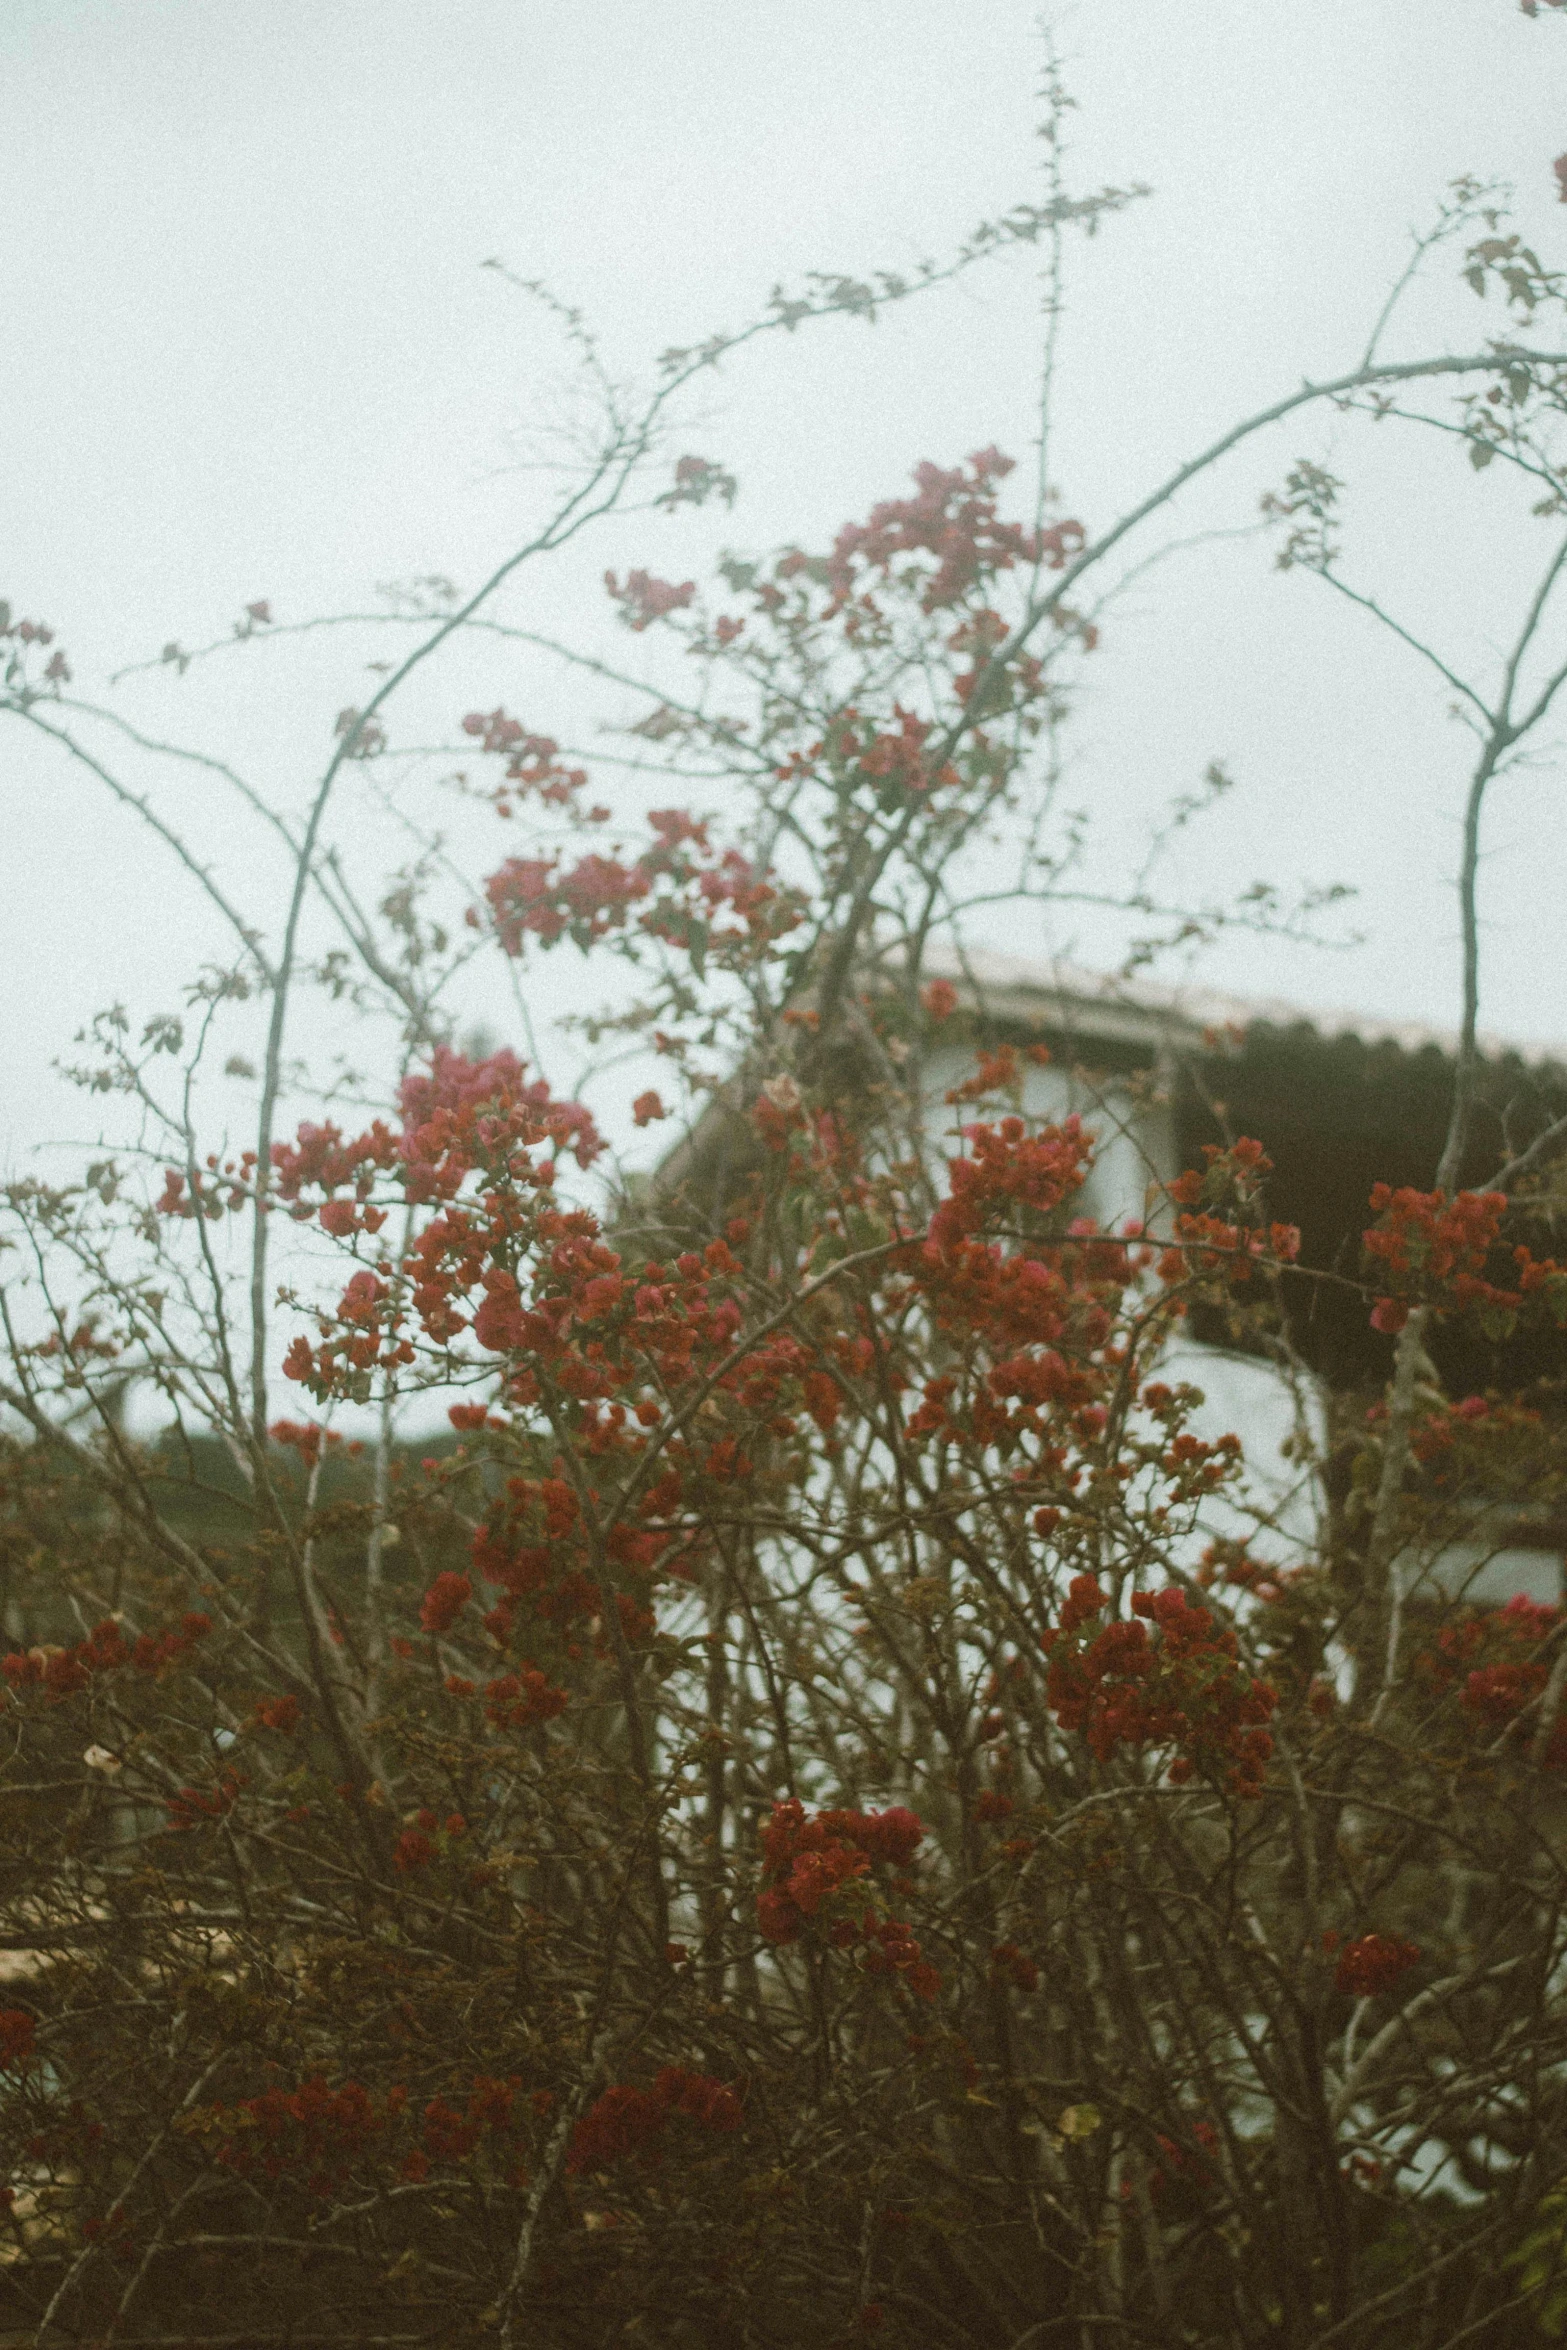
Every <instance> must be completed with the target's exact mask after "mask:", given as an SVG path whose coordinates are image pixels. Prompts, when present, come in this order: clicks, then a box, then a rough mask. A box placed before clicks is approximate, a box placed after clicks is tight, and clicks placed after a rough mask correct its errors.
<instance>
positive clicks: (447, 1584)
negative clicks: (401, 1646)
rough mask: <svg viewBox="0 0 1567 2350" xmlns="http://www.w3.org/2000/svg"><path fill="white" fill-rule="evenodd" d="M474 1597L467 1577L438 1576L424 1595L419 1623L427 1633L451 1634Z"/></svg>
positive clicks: (448, 1574)
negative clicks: (454, 1625)
mask: <svg viewBox="0 0 1567 2350" xmlns="http://www.w3.org/2000/svg"><path fill="white" fill-rule="evenodd" d="M472 1597H473V1585H472V1584H471V1583H470V1582H469V1580H468V1578H467V1576H466V1575H454V1574H451V1573H447V1574H443V1575H437V1576H436V1578H435V1581H434V1582H433V1583H432V1584H431V1585H430V1588H429V1590H428V1591H427V1592H426V1593H425V1595H424V1600H423V1603H422V1605H421V1606H420V1609H419V1621H420V1623H421V1624H422V1625H423V1626H424V1628H425V1630H426V1631H427V1632H431V1633H440V1632H449V1631H450V1630H451V1628H452V1626H453V1624H455V1623H456V1621H457V1619H458V1617H459V1616H460V1615H461V1614H462V1611H463V1609H464V1608H465V1607H466V1606H467V1604H468V1602H469V1600H470V1599H472Z"/></svg>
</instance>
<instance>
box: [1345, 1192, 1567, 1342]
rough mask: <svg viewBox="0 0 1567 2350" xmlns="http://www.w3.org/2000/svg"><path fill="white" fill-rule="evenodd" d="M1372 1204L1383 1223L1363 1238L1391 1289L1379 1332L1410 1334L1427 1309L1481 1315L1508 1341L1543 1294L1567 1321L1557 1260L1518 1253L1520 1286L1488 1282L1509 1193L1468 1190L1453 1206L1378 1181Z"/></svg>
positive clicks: (1489, 1329) (1380, 1303)
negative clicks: (1415, 1310) (1412, 1322)
mask: <svg viewBox="0 0 1567 2350" xmlns="http://www.w3.org/2000/svg"><path fill="white" fill-rule="evenodd" d="M1371 1205H1372V1208H1373V1209H1374V1210H1375V1212H1376V1216H1377V1221H1376V1223H1375V1224H1374V1225H1372V1227H1371V1228H1370V1230H1369V1231H1368V1232H1366V1233H1365V1234H1364V1235H1363V1239H1364V1245H1365V1251H1366V1254H1367V1256H1368V1257H1369V1258H1371V1259H1372V1261H1373V1263H1374V1264H1375V1265H1377V1266H1379V1267H1381V1268H1384V1269H1385V1270H1384V1277H1385V1278H1386V1279H1387V1282H1388V1290H1389V1294H1388V1295H1387V1296H1385V1297H1379V1298H1378V1299H1377V1302H1376V1305H1375V1307H1374V1308H1373V1310H1372V1315H1371V1323H1372V1327H1373V1329H1376V1330H1386V1331H1397V1330H1402V1328H1403V1326H1404V1324H1405V1323H1406V1322H1407V1321H1408V1319H1409V1316H1410V1311H1411V1308H1412V1307H1413V1306H1415V1305H1420V1304H1427V1305H1434V1306H1436V1307H1438V1308H1439V1309H1441V1310H1448V1311H1454V1312H1458V1313H1464V1312H1475V1313H1478V1315H1479V1317H1480V1321H1481V1325H1482V1327H1483V1328H1484V1330H1485V1331H1486V1333H1487V1335H1488V1336H1490V1337H1493V1338H1505V1337H1506V1336H1507V1335H1508V1334H1509V1332H1510V1331H1511V1330H1512V1328H1513V1325H1514V1323H1515V1322H1516V1320H1517V1315H1518V1309H1519V1307H1520V1306H1521V1305H1522V1304H1523V1301H1524V1299H1525V1298H1526V1297H1530V1296H1534V1295H1536V1294H1539V1295H1541V1296H1542V1297H1543V1301H1544V1303H1545V1304H1546V1305H1547V1306H1548V1307H1549V1308H1550V1311H1551V1313H1552V1315H1553V1317H1554V1318H1555V1319H1556V1320H1557V1321H1558V1322H1562V1321H1567V1271H1564V1270H1563V1268H1562V1267H1561V1266H1559V1265H1558V1264H1557V1263H1556V1262H1555V1260H1554V1258H1550V1257H1547V1258H1544V1259H1541V1260H1539V1261H1536V1259H1535V1258H1534V1257H1533V1256H1532V1255H1531V1254H1530V1252H1529V1250H1528V1249H1527V1248H1523V1247H1519V1248H1515V1249H1514V1250H1513V1251H1512V1261H1513V1266H1514V1272H1513V1275H1512V1285H1511V1286H1510V1287H1503V1286H1501V1285H1499V1284H1498V1283H1496V1282H1493V1281H1490V1280H1487V1279H1486V1278H1485V1268H1486V1264H1487V1261H1488V1259H1489V1258H1490V1256H1491V1253H1492V1251H1493V1250H1494V1249H1495V1248H1496V1247H1497V1245H1498V1243H1499V1240H1500V1235H1501V1226H1502V1218H1503V1216H1504V1215H1505V1214H1506V1212H1507V1194H1506V1193H1505V1192H1502V1191H1461V1192H1459V1193H1458V1194H1457V1196H1456V1197H1455V1198H1454V1199H1453V1200H1451V1201H1449V1200H1448V1198H1447V1195H1446V1193H1445V1192H1441V1191H1416V1190H1414V1189H1413V1188H1412V1186H1410V1185H1409V1184H1402V1185H1400V1186H1399V1188H1398V1189H1397V1190H1396V1191H1395V1190H1394V1189H1392V1188H1391V1186H1389V1185H1388V1184H1386V1183H1378V1184H1377V1185H1375V1186H1374V1188H1373V1190H1372V1193H1371Z"/></svg>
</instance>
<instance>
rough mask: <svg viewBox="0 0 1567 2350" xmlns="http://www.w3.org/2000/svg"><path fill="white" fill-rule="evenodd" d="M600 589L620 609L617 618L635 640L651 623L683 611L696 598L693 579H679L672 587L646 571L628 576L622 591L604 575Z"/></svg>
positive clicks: (608, 574)
mask: <svg viewBox="0 0 1567 2350" xmlns="http://www.w3.org/2000/svg"><path fill="white" fill-rule="evenodd" d="M604 585H605V587H606V588H607V589H608V590H609V593H610V595H611V597H612V598H613V599H614V601H615V602H616V603H617V604H618V605H619V606H620V616H621V618H622V619H623V620H624V621H625V623H626V625H627V627H628V628H631V629H633V630H634V631H635V632H636V634H637V635H638V636H640V635H641V633H642V631H643V629H645V628H651V627H652V625H653V623H654V621H655V620H667V619H668V617H669V615H670V613H671V612H679V611H683V610H684V608H685V606H686V605H687V604H689V603H691V602H693V601H694V599H695V596H696V581H695V580H694V579H683V580H682V581H681V583H680V585H679V586H678V587H675V586H673V585H672V584H671V582H670V581H669V580H667V579H655V578H654V577H653V574H652V573H651V572H650V571H633V572H631V573H629V574H628V576H627V579H626V584H625V586H624V587H622V586H621V584H620V582H619V580H618V579H617V577H616V575H615V573H614V572H613V571H606V572H605V574H604Z"/></svg>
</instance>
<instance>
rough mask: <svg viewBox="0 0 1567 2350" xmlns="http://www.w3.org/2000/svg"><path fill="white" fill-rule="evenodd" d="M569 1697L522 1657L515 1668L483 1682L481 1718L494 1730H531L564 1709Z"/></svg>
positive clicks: (549, 1720) (550, 1719)
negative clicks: (494, 1728)
mask: <svg viewBox="0 0 1567 2350" xmlns="http://www.w3.org/2000/svg"><path fill="white" fill-rule="evenodd" d="M569 1702H570V1700H569V1699H568V1698H567V1695H566V1692H565V1690H564V1689H553V1688H551V1686H550V1684H549V1682H548V1681H547V1680H546V1679H545V1677H544V1675H543V1674H542V1673H541V1672H540V1671H539V1669H538V1667H537V1665H532V1664H528V1663H527V1662H526V1661H524V1662H523V1663H522V1664H520V1665H518V1667H517V1669H516V1671H515V1672H511V1673H502V1674H501V1675H500V1676H499V1678H498V1679H496V1680H494V1681H489V1682H486V1684H485V1690H484V1712H485V1718H486V1719H487V1720H488V1721H491V1722H493V1723H494V1725H495V1727H496V1729H497V1730H531V1729H533V1728H534V1727H535V1726H536V1724H538V1723H540V1722H552V1721H553V1720H554V1719H555V1716H556V1715H557V1714H561V1713H564V1712H565V1710H566V1707H567V1705H568V1703H569Z"/></svg>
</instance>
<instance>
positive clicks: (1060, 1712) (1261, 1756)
mask: <svg viewBox="0 0 1567 2350" xmlns="http://www.w3.org/2000/svg"><path fill="white" fill-rule="evenodd" d="M1108 1605H1109V1601H1108V1600H1107V1598H1106V1596H1105V1594H1104V1592H1103V1591H1102V1590H1101V1589H1100V1587H1099V1585H1098V1583H1097V1582H1095V1580H1094V1578H1093V1577H1092V1576H1091V1575H1077V1576H1074V1578H1073V1580H1072V1583H1071V1585H1070V1588H1069V1590H1068V1594H1067V1599H1066V1603H1065V1605H1064V1606H1063V1608H1062V1610H1061V1620H1060V1623H1059V1624H1058V1626H1057V1627H1056V1629H1055V1630H1054V1631H1053V1632H1049V1633H1047V1634H1046V1635H1045V1642H1044V1645H1045V1649H1046V1652H1047V1654H1048V1655H1049V1657H1050V1668H1049V1672H1048V1675H1047V1680H1046V1689H1047V1694H1048V1697H1049V1701H1050V1704H1051V1707H1052V1709H1053V1710H1054V1712H1055V1716H1056V1719H1057V1721H1058V1722H1059V1723H1060V1724H1061V1727H1062V1728H1063V1729H1065V1730H1081V1731H1082V1733H1083V1735H1084V1736H1085V1737H1086V1739H1087V1741H1088V1745H1089V1749H1090V1751H1091V1752H1092V1753H1093V1754H1094V1755H1096V1756H1097V1758H1098V1759H1099V1761H1101V1762H1108V1761H1109V1760H1110V1758H1111V1756H1112V1755H1113V1754H1114V1753H1115V1750H1116V1748H1117V1747H1118V1746H1121V1745H1125V1746H1131V1747H1146V1746H1166V1745H1173V1746H1175V1747H1176V1748H1177V1749H1178V1750H1179V1752H1178V1754H1177V1758H1176V1760H1175V1761H1174V1762H1173V1763H1172V1764H1171V1765H1170V1777H1171V1778H1172V1780H1174V1781H1175V1782H1176V1783H1177V1784H1178V1785H1179V1784H1181V1783H1183V1782H1184V1781H1185V1780H1187V1779H1189V1778H1190V1777H1191V1776H1192V1774H1193V1772H1194V1770H1197V1769H1202V1770H1205V1771H1207V1772H1209V1773H1212V1774H1213V1775H1215V1776H1218V1777H1220V1778H1222V1780H1223V1782H1224V1784H1225V1785H1226V1786H1227V1787H1228V1788H1229V1789H1230V1791H1231V1792H1232V1793H1234V1794H1236V1795H1241V1796H1253V1795H1258V1794H1260V1793H1261V1791H1262V1778H1263V1772H1264V1769H1265V1768H1266V1765H1267V1762H1268V1758H1269V1756H1270V1755H1271V1754H1272V1752H1273V1740H1272V1737H1271V1736H1270V1734H1269V1732H1268V1730H1267V1729H1266V1728H1265V1726H1264V1725H1265V1724H1266V1723H1267V1722H1268V1720H1269V1719H1270V1718H1271V1716H1272V1714H1273V1711H1274V1708H1275V1707H1276V1705H1277V1704H1278V1691H1277V1690H1276V1689H1275V1688H1274V1687H1273V1686H1272V1684H1271V1683H1270V1682H1267V1681H1262V1680H1259V1679H1257V1678H1256V1677H1255V1676H1254V1675H1253V1674H1251V1673H1248V1672H1247V1671H1246V1669H1245V1667H1244V1666H1243V1665H1242V1664H1241V1663H1240V1662H1239V1660H1238V1657H1237V1653H1236V1639H1235V1634H1234V1632H1233V1631H1231V1630H1230V1628H1229V1627H1228V1626H1227V1625H1224V1624H1221V1623H1220V1621H1219V1620H1218V1618H1217V1617H1216V1616H1214V1615H1213V1613H1212V1612H1211V1610H1209V1609H1208V1608H1203V1607H1193V1606H1192V1605H1191V1603H1190V1602H1189V1601H1188V1599H1187V1598H1186V1595H1185V1593H1184V1592H1183V1591H1180V1590H1166V1591H1159V1592H1153V1593H1147V1592H1139V1593H1138V1594H1137V1596H1136V1597H1135V1598H1134V1599H1133V1601H1132V1606H1133V1609H1134V1611H1135V1612H1134V1614H1133V1615H1132V1616H1131V1617H1117V1618H1115V1619H1114V1620H1112V1621H1111V1622H1110V1623H1108V1624H1104V1625H1103V1627H1102V1629H1099V1630H1094V1629H1093V1627H1094V1626H1095V1625H1097V1624H1099V1622H1100V1619H1101V1618H1102V1617H1103V1615H1104V1612H1105V1610H1106V1608H1107V1607H1108ZM1150 1626H1151V1627H1152V1629H1151V1630H1150Z"/></svg>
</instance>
